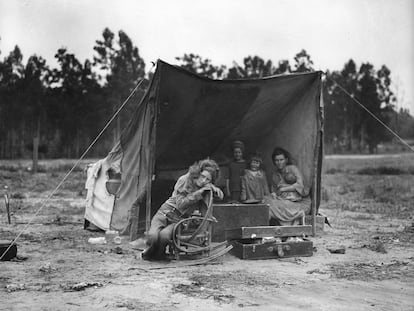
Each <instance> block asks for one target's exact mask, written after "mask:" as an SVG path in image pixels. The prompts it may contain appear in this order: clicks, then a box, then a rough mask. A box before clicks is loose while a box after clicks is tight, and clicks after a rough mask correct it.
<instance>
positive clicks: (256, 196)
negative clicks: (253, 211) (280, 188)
mask: <svg viewBox="0 0 414 311" xmlns="http://www.w3.org/2000/svg"><path fill="white" fill-rule="evenodd" d="M261 164H262V157H261V156H260V155H259V154H258V153H256V154H254V155H253V156H252V157H251V158H250V161H249V168H248V169H246V170H245V173H244V176H243V177H242V184H241V195H240V199H241V201H242V202H243V203H262V202H263V200H264V197H265V196H266V195H268V194H269V187H268V185H267V179H266V174H265V172H264V171H263V170H262V169H260V166H261Z"/></svg>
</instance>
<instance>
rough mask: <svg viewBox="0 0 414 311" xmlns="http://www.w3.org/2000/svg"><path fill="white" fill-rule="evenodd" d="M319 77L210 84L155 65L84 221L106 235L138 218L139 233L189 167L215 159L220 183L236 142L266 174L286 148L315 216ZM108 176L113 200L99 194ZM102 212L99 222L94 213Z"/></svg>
mask: <svg viewBox="0 0 414 311" xmlns="http://www.w3.org/2000/svg"><path fill="white" fill-rule="evenodd" d="M321 76H322V73H321V72H310V73H301V74H286V75H278V76H272V77H267V78H261V79H246V80H212V79H209V78H205V77H201V76H198V75H196V74H193V73H191V72H188V71H186V70H184V69H182V68H179V67H176V66H172V65H170V64H167V63H165V62H163V61H160V60H159V61H158V62H157V69H156V71H155V73H154V75H153V78H152V80H151V83H150V86H149V88H148V90H147V91H146V94H145V95H144V97H143V98H142V100H141V102H140V103H139V104H137V107H136V110H135V112H134V114H133V115H132V117H131V121H130V122H129V124H128V125H127V126H126V128H125V129H124V131H123V133H122V135H121V139H120V141H119V143H118V144H117V145H116V146H114V148H113V149H112V151H111V152H110V153H109V154H108V156H107V157H106V158H105V159H103V161H102V162H101V163H100V165H99V171H97V170H96V172H95V175H94V178H93V183H92V184H90V185H89V189H88V193H89V199H90V201H89V208H88V204H87V208H86V212H85V218H86V219H87V220H89V221H90V222H92V223H94V224H95V225H97V226H98V227H100V228H102V229H104V230H106V229H109V228H110V229H116V230H120V231H124V232H125V231H128V230H132V229H131V227H130V226H131V220H132V219H133V218H134V217H135V218H137V217H138V220H139V221H138V223H139V225H138V229H137V228H136V227H134V229H133V230H138V231H140V232H143V231H145V229H146V227H147V226H148V225H149V220H150V218H151V216H152V215H153V214H154V213H155V212H156V210H157V209H158V208H159V207H160V205H161V204H162V203H163V202H164V201H165V200H166V199H167V198H168V197H169V195H170V194H171V193H172V189H173V186H174V183H175V181H176V179H177V178H178V177H179V176H180V175H181V174H184V173H185V172H186V169H187V168H188V167H189V166H190V165H191V164H193V163H194V162H195V161H197V160H201V159H204V158H207V157H210V158H212V159H214V160H216V161H217V162H218V163H219V164H220V166H221V167H222V170H221V173H222V177H221V178H222V180H223V179H225V178H226V175H227V172H226V162H227V161H228V160H229V159H230V158H231V150H230V146H231V143H232V141H234V140H236V139H237V140H241V141H243V142H244V144H245V147H246V148H245V149H246V151H245V157H246V158H247V157H248V155H249V154H250V153H253V152H260V153H261V154H262V155H263V160H264V162H263V168H264V170H265V171H266V173H267V175H268V176H270V174H271V171H272V169H273V164H272V161H271V153H272V151H273V149H274V147H276V146H280V147H283V148H285V149H286V150H288V151H289V152H290V153H291V154H292V157H293V159H294V162H295V163H296V164H297V166H298V167H299V169H300V170H301V172H302V174H303V176H304V181H305V184H306V185H307V186H308V187H310V188H311V196H312V208H313V210H314V211H316V210H317V208H318V206H319V198H320V179H321V166H322V141H323V137H322V135H323V100H322V95H321V88H322V81H321ZM111 171H113V172H116V173H120V175H121V184H120V187H119V189H118V191H117V193H116V195H108V193H106V192H105V191H104V190H102V189H104V188H105V187H104V183H105V182H106V181H107V180H108V172H111ZM87 188H88V187H87ZM147 194H150V195H147ZM102 211H104V212H105V213H106V216H105V217H104V218H105V219H104V220H102V219H99V215H98V214H99V213H100V212H102ZM94 214H95V215H94Z"/></svg>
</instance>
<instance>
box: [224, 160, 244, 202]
mask: <svg viewBox="0 0 414 311" xmlns="http://www.w3.org/2000/svg"><path fill="white" fill-rule="evenodd" d="M228 168H229V190H230V199H231V200H232V201H239V200H240V192H241V177H242V176H243V174H244V170H245V169H246V161H244V160H243V161H240V162H235V161H231V162H230V163H229V165H228Z"/></svg>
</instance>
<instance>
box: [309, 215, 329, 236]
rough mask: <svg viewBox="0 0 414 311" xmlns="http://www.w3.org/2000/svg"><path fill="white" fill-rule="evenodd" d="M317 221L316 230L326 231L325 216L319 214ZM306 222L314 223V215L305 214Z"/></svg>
mask: <svg viewBox="0 0 414 311" xmlns="http://www.w3.org/2000/svg"><path fill="white" fill-rule="evenodd" d="M315 223H316V232H321V231H324V230H323V229H324V226H325V216H320V215H317V216H316V221H315ZM305 224H306V225H312V216H310V215H308V216H305Z"/></svg>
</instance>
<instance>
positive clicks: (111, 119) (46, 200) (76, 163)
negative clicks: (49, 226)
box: [0, 63, 154, 260]
mask: <svg viewBox="0 0 414 311" xmlns="http://www.w3.org/2000/svg"><path fill="white" fill-rule="evenodd" d="M153 68H154V63H153V65H152V67H151V69H150V71H151V70H152V69H153ZM143 81H144V78H142V79H141V81H139V82H138V83H137V85H136V86H135V88H134V89H133V90H132V91H131V93H130V94H129V96H128V97H127V98H126V99H125V100H124V102H123V103H122V105H121V106H120V107H119V108H118V110H117V111H116V112H115V113H114V115H113V116H112V117H111V118H110V119H109V121H108V122H107V123H106V125H105V126H104V127H103V128H102V130H101V131H100V132H99V134H98V135H97V136H96V137H95V139H94V140H93V141H92V142H91V143H90V145H89V147H88V148H86V150H85V151H84V152H83V154H82V155H81V156H80V158H79V159H78V160H77V161H76V162H75V164H74V165H73V166H72V168H71V169H70V170H69V171H68V172H67V173H66V175H65V176H64V177H63V179H62V180H61V181H60V182H59V184H58V185H57V186H56V188H55V189H54V190H53V191H52V192H51V193H50V194H49V195H48V196H47V198H46V199H45V200H44V201H43V203H42V205H41V206H40V207H39V209H38V210H37V211H36V213H35V214H34V215H33V216H32V217H31V218H30V219H29V221H28V223H27V224H26V225H25V226H24V228H23V229H22V230H21V231H20V232H19V234H18V235H17V236H16V237H15V238H14V240H13V241H12V242H11V243H10V245H9V246H8V247H7V249H6V250H5V251H4V253H3V254H2V255H1V256H0V260H2V259H3V257H4V256H5V255H6V254H7V252H8V251H9V249H10V248H11V247H12V246H13V245H14V244H16V241H17V240H18V239H19V237H20V236H21V235H22V233H23V232H25V231H26V230H27V228H28V227H29V226H30V225H31V224H32V221H33V220H34V219H35V218H36V217H37V215H38V214H39V213H40V211H41V210H42V209H43V208H44V207H45V206H46V203H48V202H49V200H50V199H51V198H52V197H53V195H54V194H55V193H56V192H57V191H58V190H59V188H60V187H61V186H62V184H63V183H64V182H65V181H66V179H67V178H68V177H69V175H70V174H71V173H72V172H73V170H74V169H75V168H76V167H77V166H78V164H79V163H80V161H82V159H83V158H84V157H85V156H86V154H87V153H88V152H89V150H91V148H92V147H93V145H94V144H95V143H96V142H97V141H98V139H99V138H101V136H102V135H103V133H104V132H105V130H106V129H107V128H108V127H109V125H110V124H111V123H112V121H113V120H114V119H115V118H116V117H117V116H118V114H119V113H120V112H121V110H122V109H123V108H124V107H125V105H126V104H127V103H128V101H129V100H130V99H131V97H132V96H133V95H134V94H135V92H136V91H137V90H138V88H139V87H140V86H141V84H142V82H143Z"/></svg>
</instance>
